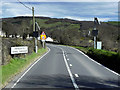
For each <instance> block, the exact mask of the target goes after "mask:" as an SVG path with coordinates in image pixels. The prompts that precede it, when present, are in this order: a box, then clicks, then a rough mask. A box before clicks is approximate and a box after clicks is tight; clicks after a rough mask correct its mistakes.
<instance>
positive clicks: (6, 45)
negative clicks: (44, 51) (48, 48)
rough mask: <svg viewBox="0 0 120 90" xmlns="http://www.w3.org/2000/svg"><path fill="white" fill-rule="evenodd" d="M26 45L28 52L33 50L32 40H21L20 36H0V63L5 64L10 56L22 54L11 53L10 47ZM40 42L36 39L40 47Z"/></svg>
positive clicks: (20, 55)
mask: <svg viewBox="0 0 120 90" xmlns="http://www.w3.org/2000/svg"><path fill="white" fill-rule="evenodd" d="M15 46H28V54H31V53H32V52H34V40H33V39H32V40H23V39H20V38H2V65H5V64H7V63H8V62H9V61H10V60H11V58H14V57H18V58H20V57H22V56H23V55H24V54H19V55H11V47H15ZM41 47H42V45H41V42H40V41H38V48H41Z"/></svg>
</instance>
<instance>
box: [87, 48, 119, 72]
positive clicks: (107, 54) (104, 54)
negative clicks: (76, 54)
mask: <svg viewBox="0 0 120 90" xmlns="http://www.w3.org/2000/svg"><path fill="white" fill-rule="evenodd" d="M87 54H88V55H89V56H90V57H91V58H93V59H94V60H96V61H97V62H99V63H101V64H103V65H104V66H106V67H108V68H110V69H112V70H114V71H116V72H118V73H120V71H119V68H120V65H119V64H120V53H116V52H112V51H106V50H98V49H93V48H89V49H88V52H87Z"/></svg>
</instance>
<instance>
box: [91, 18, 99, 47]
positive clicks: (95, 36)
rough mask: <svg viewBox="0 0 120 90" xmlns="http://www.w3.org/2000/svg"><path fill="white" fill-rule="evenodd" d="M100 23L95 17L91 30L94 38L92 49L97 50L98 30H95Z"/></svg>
mask: <svg viewBox="0 0 120 90" xmlns="http://www.w3.org/2000/svg"><path fill="white" fill-rule="evenodd" d="M99 24H100V22H99V21H98V19H97V18H96V17H95V18H94V29H93V30H92V35H93V36H94V49H96V48H97V35H98V30H97V29H96V26H97V25H99Z"/></svg>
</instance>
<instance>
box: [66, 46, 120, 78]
mask: <svg viewBox="0 0 120 90" xmlns="http://www.w3.org/2000/svg"><path fill="white" fill-rule="evenodd" d="M68 47H69V46H68ZM70 48H73V47H70ZM73 49H74V50H77V51H78V52H80V53H81V54H83V55H84V56H86V57H87V58H88V59H90V60H91V61H93V62H95V63H96V64H98V65H100V66H102V67H104V68H105V69H107V70H108V71H110V72H112V73H114V74H116V75H118V76H120V74H118V73H117V72H115V71H113V70H111V69H109V68H107V67H105V66H104V65H102V64H100V63H98V62H96V61H95V60H93V59H92V58H90V57H89V56H87V55H86V54H84V53H83V52H82V51H80V50H78V49H76V48H73Z"/></svg>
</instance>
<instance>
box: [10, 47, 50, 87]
mask: <svg viewBox="0 0 120 90" xmlns="http://www.w3.org/2000/svg"><path fill="white" fill-rule="evenodd" d="M49 52H50V48H48V52H47V53H45V54H44V55H43V56H42V57H40V58H39V59H38V60H37V61H35V62H34V63H33V64H32V65H31V66H30V67H29V68H28V69H27V70H26V71H25V73H23V74H22V76H21V77H20V78H19V79H18V80H17V81H16V82H15V83H14V85H13V86H12V87H11V88H14V87H15V85H16V84H17V83H18V82H19V81H20V80H21V79H22V78H23V77H24V76H25V74H26V73H27V72H28V71H29V70H30V69H31V68H32V67H33V66H34V65H35V64H36V63H37V62H39V61H40V60H41V59H42V58H43V57H44V56H45V55H47V54H48V53H49Z"/></svg>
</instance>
